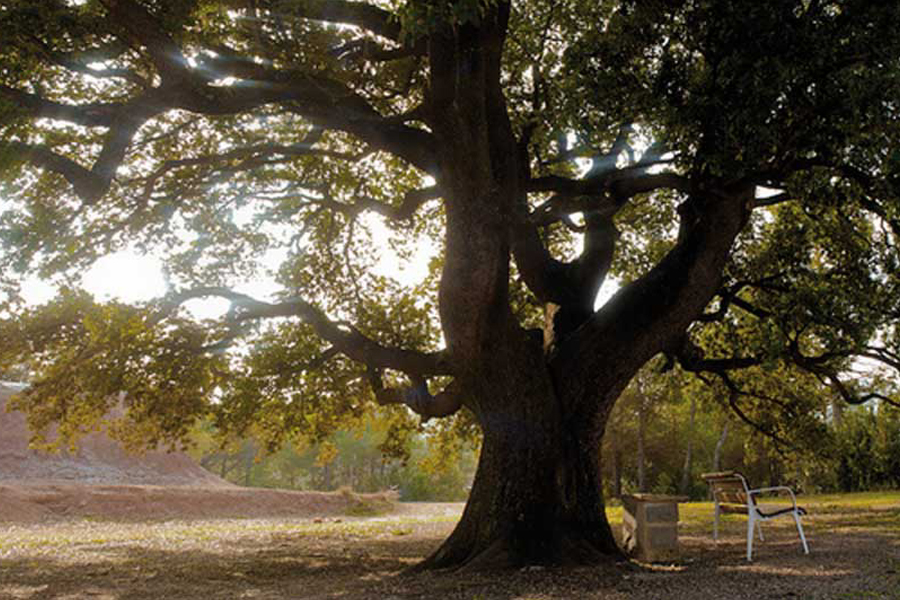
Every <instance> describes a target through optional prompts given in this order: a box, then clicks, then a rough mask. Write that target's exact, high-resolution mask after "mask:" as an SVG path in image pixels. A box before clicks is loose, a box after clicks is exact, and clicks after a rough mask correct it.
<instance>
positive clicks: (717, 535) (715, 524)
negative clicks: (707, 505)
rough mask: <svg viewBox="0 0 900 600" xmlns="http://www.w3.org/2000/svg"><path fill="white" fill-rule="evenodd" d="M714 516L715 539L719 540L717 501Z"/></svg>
mask: <svg viewBox="0 0 900 600" xmlns="http://www.w3.org/2000/svg"><path fill="white" fill-rule="evenodd" d="M714 515H715V516H714V517H713V539H714V540H715V541H717V542H718V541H719V503H718V502H716V507H715V511H714Z"/></svg>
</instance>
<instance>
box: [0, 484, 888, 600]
mask: <svg viewBox="0 0 900 600" xmlns="http://www.w3.org/2000/svg"><path fill="white" fill-rule="evenodd" d="M37 487H40V486H37ZM107 487H116V488H117V489H116V490H114V491H112V490H109V489H106V490H105V491H104V490H102V489H101V490H91V491H85V490H82V491H81V492H79V493H80V494H81V495H80V496H79V498H80V499H81V500H82V501H85V500H86V502H85V503H84V505H83V506H82V507H81V508H74V509H73V508H70V509H69V510H68V511H63V512H60V511H59V510H57V509H58V508H59V506H61V504H60V502H61V499H62V495H64V494H65V493H67V490H61V489H56V490H55V491H52V490H51V491H48V490H44V491H43V492H41V493H45V494H47V496H45V498H50V500H46V501H45V503H44V505H43V506H44V510H45V512H44V513H43V514H42V515H38V514H35V513H32V514H31V515H30V516H28V517H27V518H26V517H24V516H23V518H20V519H16V520H13V519H9V518H7V519H6V520H5V521H4V522H0V598H2V599H4V600H5V599H35V600H38V599H40V600H43V599H66V600H73V599H81V598H88V599H96V600H112V599H123V600H125V599H129V600H130V599H149V598H154V599H155V598H185V599H195V598H196V599H201V598H202V599H204V600H208V599H211V598H216V599H219V598H261V599H276V598H277V599H282V598H285V599H286V598H304V599H306V598H309V599H323V600H324V599H342V600H362V599H380V600H401V599H402V600H407V599H413V598H422V599H425V598H428V599H432V598H452V599H465V600H494V599H517V600H550V599H553V600H556V599H563V598H566V599H568V598H612V599H625V598H628V599H631V598H641V599H643V598H666V599H668V598H699V599H712V598H716V599H718V598H757V599H758V598H896V599H900V503H895V504H893V505H888V506H883V505H882V506H878V507H871V508H866V507H860V506H854V507H852V509H847V508H842V507H840V506H836V505H822V506H813V507H810V508H811V511H810V512H811V513H812V514H811V515H810V516H809V517H807V518H806V519H804V521H805V527H806V530H807V536H808V539H809V542H810V548H811V553H810V554H809V555H804V554H803V553H802V551H801V549H800V546H799V543H798V541H797V538H796V530H794V529H793V525H792V523H790V521H787V522H782V523H778V522H772V523H768V524H766V527H765V532H766V541H765V542H762V543H758V546H757V550H756V551H755V555H754V562H753V563H747V562H746V561H745V560H744V538H743V533H744V527H745V525H744V522H742V521H741V520H739V519H737V518H733V519H732V520H730V521H728V522H726V524H725V526H724V535H723V539H722V540H721V541H720V542H719V544H718V545H716V544H714V543H713V542H712V540H711V539H710V535H709V531H710V528H711V519H710V520H708V521H704V520H703V519H702V518H700V519H691V520H689V522H688V523H687V524H685V525H684V526H683V527H682V532H681V536H680V539H681V544H682V558H681V560H679V561H678V562H676V563H672V564H661V565H646V564H640V563H636V562H633V561H632V562H626V563H621V564H610V565H604V566H598V567H592V568H581V569H574V570H573V569H542V568H530V569H525V570H522V571H515V572H510V573H504V574H501V575H497V574H490V575H486V574H471V573H469V574H459V573H424V574H415V575H409V574H406V573H405V571H406V569H407V568H408V567H409V566H411V565H413V564H415V563H416V562H418V561H419V560H421V559H422V558H423V557H424V556H426V555H427V554H428V553H429V552H431V551H433V550H434V549H435V548H436V547H437V546H438V545H439V544H440V542H441V541H442V540H443V539H444V538H446V536H447V535H448V534H449V533H450V531H451V530H452V528H453V525H454V523H455V522H456V520H457V519H458V517H459V513H460V510H461V508H462V506H461V505H459V504H398V505H395V507H394V509H393V510H391V511H390V512H389V514H386V515H382V516H377V517H360V516H352V513H354V510H355V509H354V507H353V504H352V502H350V501H349V500H348V498H347V496H346V495H344V496H341V495H332V496H338V498H337V499H335V498H329V499H327V500H326V499H323V498H322V497H310V498H306V499H305V500H304V499H303V498H302V496H303V494H299V493H294V497H293V498H291V497H290V494H289V493H288V495H287V496H282V497H280V500H279V501H281V502H284V503H287V504H290V503H291V502H293V503H294V509H293V510H294V512H293V513H291V514H279V512H280V511H282V510H284V506H283V505H282V506H281V507H279V502H276V501H275V500H273V499H272V498H271V497H270V498H269V500H268V501H266V502H257V504H253V502H254V500H253V494H257V493H260V494H263V495H265V493H266V492H265V491H259V490H240V489H238V490H231V492H232V494H231V495H229V496H228V497H227V498H224V499H220V500H219V501H217V502H220V503H222V504H227V502H231V503H232V505H233V510H232V512H231V514H230V515H228V514H225V513H223V514H221V515H219V516H218V518H212V517H210V516H206V517H203V518H200V517H198V516H197V515H196V514H195V512H196V510H195V509H196V506H203V502H204V501H203V497H195V498H194V502H195V503H196V505H195V509H192V510H195V512H190V511H189V513H188V514H189V516H184V515H181V516H176V515H174V514H173V512H172V510H170V512H169V513H166V514H160V513H158V512H156V513H155V512H153V511H154V510H155V509H154V507H155V506H157V504H156V502H149V503H148V502H141V501H139V500H138V499H139V498H141V497H144V498H145V499H146V496H147V495H148V494H149V495H151V496H152V495H153V494H156V496H157V502H164V501H165V494H166V491H165V490H161V489H146V487H147V486H143V488H144V489H142V486H137V489H135V490H129V489H128V488H127V487H126V486H107ZM173 490H174V491H173ZM173 490H169V491H170V492H172V493H173V494H176V495H178V494H181V506H184V505H185V502H187V500H189V497H190V495H191V493H192V492H190V491H186V490H177V489H173ZM227 491H228V490H220V493H223V492H227ZM18 492H19V493H20V494H23V493H25V494H27V493H32V494H35V493H38V492H40V490H38V489H37V488H35V489H31V490H24V491H23V490H21V489H20V490H18ZM71 492H72V490H68V493H71ZM238 492H240V493H238ZM197 493H200V494H201V495H202V494H211V493H213V492H212V491H210V490H205V491H202V492H197ZM9 494H10V486H6V487H2V488H0V514H4V513H5V514H6V515H7V517H8V516H9V514H11V511H7V510H6V508H5V507H7V506H10V504H8V503H7V502H6V500H7V499H8V498H9V497H10V495H9ZM53 494H56V495H55V496H54V495H53ZM103 494H107V495H110V494H111V495H113V496H115V497H117V498H118V500H117V503H118V505H121V503H122V502H124V500H125V498H127V497H128V496H129V494H130V495H131V496H133V499H134V503H133V506H135V507H143V508H142V509H141V510H134V511H132V512H130V513H128V514H124V515H123V514H117V515H116V516H115V517H111V516H110V515H109V514H107V515H105V516H101V515H100V514H99V513H97V512H95V509H97V508H99V507H101V504H99V502H100V500H98V499H97V498H93V499H91V498H92V497H94V496H98V497H99V496H103ZM204 497H205V496H204ZM53 498H55V500H53ZM34 499H35V498H34V497H33V498H32V500H34ZM108 499H109V497H107V500H108ZM170 500H171V499H170ZM20 501H21V498H20ZM226 501H227V502H226ZM205 502H207V503H209V502H210V501H209V498H208V497H206V500H205ZM304 502H305V503H306V504H304ZM341 502H343V503H344V504H343V505H341ZM38 504H39V503H38ZM113 504H116V503H113ZM176 504H177V503H176ZM188 504H189V502H188ZM213 505H216V506H218V505H219V504H209V506H213ZM250 506H255V508H254V509H253V510H249V509H248V507H250ZM20 507H21V506H20ZM54 507H56V508H54ZM303 507H305V508H303ZM357 508H358V507H357ZM705 508H706V507H704V506H700V507H699V508H697V509H696V510H698V511H703V514H705ZM245 509H247V510H248V512H249V514H250V515H251V516H249V517H248V516H246V515H245V516H243V517H241V518H237V515H238V514H240V513H243V512H244V510H245ZM254 511H255V512H254ZM347 513H350V515H348V514H347ZM697 514H701V513H700V512H698V513H697Z"/></svg>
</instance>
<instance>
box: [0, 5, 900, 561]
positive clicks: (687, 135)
mask: <svg viewBox="0 0 900 600" xmlns="http://www.w3.org/2000/svg"><path fill="white" fill-rule="evenodd" d="M0 10H2V13H0V48H2V50H0V53H2V62H0V99H2V104H0V122H2V127H3V135H2V139H3V142H2V151H0V162H2V167H3V168H2V171H3V178H4V189H3V196H4V198H5V201H4V202H5V206H6V207H7V210H6V211H5V212H4V214H3V217H2V224H0V227H2V240H3V243H4V246H5V248H6V252H5V254H4V258H3V271H2V277H3V282H2V285H3V287H4V291H5V293H6V294H7V298H6V301H5V303H4V308H3V310H4V311H5V313H4V314H6V315H8V318H7V321H6V322H4V324H3V338H2V342H3V343H2V346H0V352H2V353H3V362H4V363H10V362H14V361H21V360H23V359H24V358H27V359H28V360H29V361H30V362H31V364H30V369H31V371H33V372H34V374H35V378H34V381H33V384H32V386H31V388H30V389H29V391H28V392H27V393H25V394H23V396H22V397H21V398H20V400H19V401H18V404H19V406H20V407H23V408H27V409H28V410H29V412H30V419H31V423H32V425H34V426H36V427H38V428H40V427H41V426H44V425H46V424H47V423H48V422H50V421H53V420H59V421H62V422H63V423H69V424H70V425H69V426H67V427H66V426H63V427H62V428H61V431H62V433H63V434H67V433H71V434H76V433H77V432H78V431H79V428H80V427H83V424H84V423H85V422H88V421H90V420H92V419H98V418H100V417H101V416H102V415H103V414H104V412H105V409H106V404H108V402H109V398H111V397H112V394H113V393H114V392H118V391H121V390H124V391H126V392H127V393H128V399H129V400H128V401H129V403H130V406H129V411H128V414H127V416H126V419H128V420H130V422H131V425H132V426H131V427H127V428H123V429H122V431H128V432H131V433H132V434H133V435H135V436H140V437H143V438H145V439H148V440H150V441H151V442H154V441H160V440H175V441H177V440H179V439H180V438H182V437H183V436H185V435H186V434H187V432H188V431H189V429H190V424H191V423H192V422H193V421H194V420H196V419H197V418H199V417H201V416H205V415H211V416H212V418H213V419H214V422H215V424H216V427H217V428H218V429H219V430H220V431H222V432H224V433H226V434H241V433H243V432H246V431H249V430H250V428H253V429H254V430H255V431H257V432H260V435H261V439H262V440H263V443H264V444H265V445H266V446H267V447H270V448H275V447H278V446H279V445H280V444H282V443H283V442H285V441H286V440H287V439H289V438H290V436H292V435H296V434H297V433H302V434H304V435H307V436H309V437H310V439H314V440H321V439H324V438H325V437H326V436H327V435H328V434H329V433H330V432H332V431H334V430H335V429H336V428H337V427H338V426H339V424H340V423H341V421H342V420H343V419H345V418H358V417H359V416H360V415H361V414H363V413H364V412H365V411H366V410H367V408H366V400H367V399H370V398H374V399H375V400H376V401H377V402H378V403H380V404H382V405H385V406H393V407H395V408H399V410H397V411H396V412H395V415H396V422H395V424H394V427H393V428H392V432H393V433H394V434H395V435H394V436H393V437H394V438H397V439H399V438H400V437H402V434H403V433H404V432H410V431H413V430H414V429H415V428H416V423H415V422H414V421H413V420H412V419H411V418H410V415H409V414H408V413H406V412H405V411H406V409H404V408H403V406H406V407H408V408H409V409H411V410H412V411H414V412H415V413H418V414H419V415H421V416H422V418H424V419H431V418H446V417H452V416H453V415H456V417H452V418H454V419H457V420H458V423H457V424H455V425H454V427H459V428H460V430H462V431H466V430H471V427H472V424H473V423H475V424H477V427H478V428H479V429H480V431H481V432H482V433H483V445H482V451H481V455H480V461H479V466H478V472H477V474H476V477H475V481H474V483H473V486H472V491H471V495H470V497H469V502H468V504H467V507H466V510H465V512H464V513H463V516H462V519H461V520H460V522H459V525H458V526H457V528H456V530H455V531H454V533H453V534H452V535H451V537H450V538H449V539H448V540H447V541H446V543H445V544H444V545H443V546H442V547H441V548H440V549H438V550H437V551H436V552H435V554H434V555H433V556H432V557H431V558H429V559H428V560H427V561H426V562H425V565H424V566H426V567H456V566H461V565H467V566H469V567H473V568H476V567H495V566H503V565H521V564H529V563H562V564H571V563H593V562H596V561H598V560H602V559H604V558H605V557H608V556H610V555H616V554H617V553H618V549H617V548H616V546H615V543H614V540H613V537H612V534H611V531H610V529H609V526H608V523H607V522H606V518H605V513H604V511H603V499H602V494H601V485H600V478H599V469H598V465H599V464H600V457H599V456H598V451H599V448H600V438H601V436H602V432H603V430H604V427H605V425H606V421H607V419H608V417H609V415H610V412H611V410H612V408H613V407H614V405H615V403H616V400H617V399H618V398H619V396H620V394H621V392H622V391H623V390H624V389H625V388H626V386H627V385H628V382H629V381H630V380H631V378H632V377H633V376H634V375H635V374H636V373H637V372H638V371H639V369H640V368H641V367H642V365H644V364H645V363H646V362H647V361H648V360H650V359H651V358H653V357H654V356H656V355H659V354H665V355H667V356H668V358H669V359H670V361H672V362H673V363H674V362H678V363H679V364H680V365H681V367H682V368H684V369H686V370H688V371H691V372H695V373H698V374H700V375H701V376H703V377H704V379H705V380H706V381H708V382H710V384H711V385H716V386H719V390H721V391H723V392H724V394H725V398H727V401H728V404H729V406H730V407H731V409H732V410H734V411H735V413H736V414H737V415H738V416H739V417H740V418H741V419H742V420H744V421H745V422H747V423H751V422H752V423H753V424H754V426H759V427H761V428H764V429H766V430H767V431H768V432H769V433H771V434H773V435H778V434H779V433H780V432H781V431H782V430H784V429H787V428H788V426H789V425H790V426H793V425H794V424H795V423H797V424H800V425H801V426H802V427H805V428H808V429H809V430H810V431H812V430H814V429H815V427H816V423H817V420H816V418H815V417H816V415H814V414H809V412H808V410H807V407H808V406H809V401H810V398H809V397H808V396H806V394H803V393H794V394H793V395H786V394H780V393H774V392H773V389H779V388H777V387H773V386H778V385H779V384H783V386H784V387H788V388H789V387H793V383H794V381H801V380H802V381H803V382H804V386H801V388H802V389H806V387H807V386H812V388H815V389H817V390H820V391H821V390H822V389H825V388H830V389H831V390H833V391H834V393H837V394H838V395H839V396H840V397H841V398H842V399H843V400H844V401H847V402H851V403H860V402H864V401H866V400H867V399H873V398H877V399H880V400H881V401H883V402H893V400H892V399H891V398H890V397H889V396H887V395H885V394H884V393H883V392H882V391H872V390H867V389H857V388H854V387H853V386H851V385H850V384H849V383H848V377H847V370H848V369H850V368H852V366H853V365H854V359H855V358H856V357H860V356H865V357H867V358H869V359H870V360H875V361H880V362H882V363H884V364H887V365H890V366H892V367H894V368H896V367H898V366H900V365H898V356H900V348H898V344H900V332H898V330H897V327H896V323H897V317H898V316H900V307H898V301H900V293H898V291H900V290H898V284H900V277H898V269H897V264H898V255H897V236H898V234H900V209H898V201H897V191H898V182H900V179H898V174H900V168H898V166H900V155H898V153H897V150H896V148H897V147H898V144H897V138H898V136H897V132H898V122H900V119H898V114H897V107H896V98H897V97H898V91H900V86H898V75H900V69H898V57H900V39H898V37H897V36H896V35H895V33H896V31H897V30H898V27H900V5H897V4H896V3H891V2H888V3H873V2H868V1H863V0H834V1H820V0H793V1H785V0H765V1H760V2H753V3H747V2H739V1H737V0H697V1H691V2H688V1H684V2H681V1H676V2H657V1H653V0H640V1H638V0H619V1H615V0H610V1H602V2H596V1H591V2H582V1H580V0H571V1H563V2H544V1H540V0H522V1H521V2H515V3H512V2H508V1H506V0H456V1H451V0H410V1H409V2H406V3H401V2H392V1H390V0H388V1H385V2H372V3H365V2H346V1H344V0H253V1H252V2H251V1H249V0H247V1H244V0H193V1H188V2H184V1H177V2H176V1H170V0H87V1H85V2H80V3H76V2H66V1H64V0H51V1H46V0H40V1H38V0H14V1H10V2H6V3H4V4H3V8H2V9H0ZM760 186H765V187H766V188H769V189H771V190H774V193H773V194H771V195H769V194H764V193H762V192H761V191H760ZM369 215H373V216H372V217H370V216H369ZM375 218H380V219H381V220H382V221H383V223H384V224H385V225H386V227H387V231H388V233H386V234H377V235H376V234H374V233H373V230H372V228H373V226H374V225H373V223H374V222H375V221H374V219H375ZM426 237H427V238H429V239H432V240H434V243H435V244H437V245H438V247H439V248H440V256H439V257H438V258H435V259H434V260H433V261H432V262H431V274H430V275H429V277H427V278H426V279H425V280H424V281H422V282H421V283H420V284H419V285H417V286H411V287H409V286H407V287H404V286H401V285H399V284H398V283H397V282H395V281H393V280H392V279H391V278H390V277H386V276H384V275H379V274H378V272H377V270H376V269H375V268H374V267H375V266H376V264H377V254H378V248H377V246H378V244H376V243H375V242H376V241H386V242H388V243H389V244H392V245H393V246H394V248H395V250H396V251H397V252H398V253H399V254H400V255H401V256H402V255H404V254H407V253H410V252H411V251H412V250H413V248H415V246H416V244H418V243H419V240H421V239H423V238H426ZM376 238H377V239H376ZM128 244H131V245H136V246H138V247H140V248H146V249H148V250H151V249H154V250H155V251H157V252H159V253H160V254H161V255H162V256H165V259H166V269H167V276H168V280H169V282H170V287H171V289H170V291H169V293H168V294H167V295H166V296H165V297H164V298H161V299H159V300H158V301H156V302H153V303H150V304H147V305H145V306H137V307H130V306H124V305H120V304H108V305H102V306H99V305H96V304H95V303H93V302H92V301H91V299H90V298H89V297H86V296H85V295H84V294H82V293H79V292H77V291H67V292H64V293H62V294H61V295H60V297H59V298H58V299H57V300H56V301H54V302H53V303H51V304H49V305H48V306H46V307H44V308H42V309H29V308H27V307H24V306H23V305H22V303H21V299H20V296H19V285H18V284H19V282H20V280H21V277H22V275H23V274H25V273H29V272H32V271H37V272H38V273H40V274H41V275H43V276H45V277H49V276H52V275H54V274H55V276H56V277H57V278H58V279H60V280H61V281H62V282H67V281H68V282H70V283H71V284H72V285H73V286H74V285H75V284H77V279H78V278H77V275H78V273H79V272H80V271H81V270H83V269H84V268H85V267H86V266H87V265H88V264H90V263H91V261H93V260H94V259H95V258H96V257H98V256H100V255H102V254H104V253H107V252H109V251H111V250H114V249H116V248H119V247H122V246H124V245H128ZM272 261H278V262H279V266H278V267H277V268H275V269H271V268H270V267H269V265H270V264H271V262H272ZM268 270H271V271H272V276H273V277H274V279H275V280H276V282H277V283H278V285H279V286H280V291H278V292H276V293H274V294H272V295H271V296H269V297H259V294H256V293H254V289H253V287H252V286H249V287H247V286H245V287H243V288H239V287H238V286H239V285H240V283H241V281H252V276H253V275H255V274H259V273H265V272H267V271H268ZM610 275H615V276H616V277H617V278H618V280H619V281H620V282H621V284H622V285H621V289H619V290H618V291H617V292H616V293H615V294H614V295H613V296H612V298H611V299H610V300H609V301H608V302H606V303H605V304H603V306H601V307H599V309H597V310H595V306H594V304H595V298H596V295H597V291H598V289H599V288H600V287H601V286H602V284H603V282H604V281H605V280H606V279H607V278H608V277H609V276H610ZM208 297H219V298H224V299H226V300H228V301H230V303H231V309H230V310H229V311H228V312H227V313H226V314H224V315H223V316H222V317H221V318H219V319H214V320H209V321H205V322H197V320H196V319H193V318H191V317H190V315H189V313H188V312H186V311H185V309H184V305H185V304H186V303H188V302H189V301H191V300H194V299H198V298H208ZM747 370H750V371H749V372H748V371H747ZM776 374H777V375H778V376H777V377H775V376H774V375H776ZM788 384H790V385H788ZM786 391H790V390H786ZM751 408H752V409H753V410H751ZM463 409H464V410H463ZM754 417H756V418H757V420H754ZM787 419H790V420H787Z"/></svg>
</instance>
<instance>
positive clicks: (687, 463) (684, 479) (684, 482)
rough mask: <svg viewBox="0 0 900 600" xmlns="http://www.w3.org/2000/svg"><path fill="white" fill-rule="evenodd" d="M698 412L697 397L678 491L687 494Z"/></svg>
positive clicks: (692, 411)
mask: <svg viewBox="0 0 900 600" xmlns="http://www.w3.org/2000/svg"><path fill="white" fill-rule="evenodd" d="M696 414H697V399H696V398H691V413H690V418H689V420H688V431H687V450H686V451H685V453H684V466H683V467H682V468H681V485H680V486H678V491H679V493H681V494H687V493H688V489H689V488H690V486H691V466H692V465H691V463H692V460H693V456H692V454H693V451H694V417H695V416H696Z"/></svg>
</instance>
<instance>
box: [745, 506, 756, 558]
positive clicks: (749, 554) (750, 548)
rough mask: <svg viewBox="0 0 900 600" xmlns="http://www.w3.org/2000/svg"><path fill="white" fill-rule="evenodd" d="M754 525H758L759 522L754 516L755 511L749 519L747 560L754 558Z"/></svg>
mask: <svg viewBox="0 0 900 600" xmlns="http://www.w3.org/2000/svg"><path fill="white" fill-rule="evenodd" d="M754 525H756V526H758V525H759V524H758V523H757V522H756V519H754V518H753V513H752V512H751V513H750V515H749V517H748V519H747V562H750V561H752V560H753V527H754Z"/></svg>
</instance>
